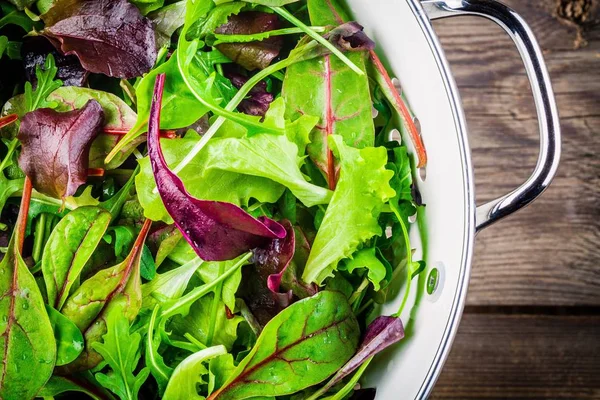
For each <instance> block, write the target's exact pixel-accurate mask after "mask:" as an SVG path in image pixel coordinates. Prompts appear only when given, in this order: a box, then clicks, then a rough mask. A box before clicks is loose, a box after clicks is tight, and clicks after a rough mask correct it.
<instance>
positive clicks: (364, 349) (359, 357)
mask: <svg viewBox="0 0 600 400" xmlns="http://www.w3.org/2000/svg"><path fill="white" fill-rule="evenodd" d="M402 338H404V326H403V325H402V320H401V319H400V318H396V317H387V316H381V317H378V318H377V319H375V321H373V322H371V325H369V327H368V328H367V333H366V334H365V337H364V339H363V341H362V344H361V345H360V347H359V348H358V351H357V352H356V354H355V355H354V357H352V358H351V359H350V361H348V362H347V363H346V365H344V366H343V367H342V368H341V369H340V370H339V371H338V372H337V373H336V374H335V376H334V377H333V378H332V379H331V380H330V381H329V383H327V388H331V387H333V386H334V385H335V384H336V383H338V382H339V381H341V380H342V379H344V378H345V377H346V376H348V375H349V374H350V373H352V371H354V370H355V369H356V368H358V367H359V366H360V365H361V364H362V363H363V362H365V361H366V360H367V359H369V358H371V357H373V356H374V355H375V354H377V353H379V352H381V351H383V350H384V349H386V348H388V347H389V346H391V345H393V344H394V343H397V342H399V341H400V340H402Z"/></svg>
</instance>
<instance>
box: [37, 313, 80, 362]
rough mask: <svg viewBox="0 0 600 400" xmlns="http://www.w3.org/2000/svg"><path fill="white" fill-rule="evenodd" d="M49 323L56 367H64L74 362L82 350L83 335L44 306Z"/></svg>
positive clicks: (71, 324)
mask: <svg viewBox="0 0 600 400" xmlns="http://www.w3.org/2000/svg"><path fill="white" fill-rule="evenodd" d="M46 311H47V312H48V316H49V317H50V323H51V324H52V329H53V330H54V338H55V339H56V365H65V364H68V363H70V362H71V361H73V360H75V359H76V358H77V357H78V356H79V354H81V352H82V350H83V335H82V334H81V331H80V330H79V328H77V326H76V325H75V324H74V323H73V322H72V321H71V320H70V319H68V318H67V317H65V316H64V315H62V314H61V313H60V312H58V311H56V310H55V309H54V308H53V307H51V306H48V305H46Z"/></svg>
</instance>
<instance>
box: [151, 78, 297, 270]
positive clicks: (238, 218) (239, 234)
mask: <svg viewBox="0 0 600 400" xmlns="http://www.w3.org/2000/svg"><path fill="white" fill-rule="evenodd" d="M164 84H165V75H164V74H160V75H158V76H157V78H156V84H155V86H154V97H153V99H152V107H151V110H150V119H149V124H148V155H149V156H150V163H151V165H152V171H153V172H154V179H155V180H156V187H157V188H158V192H159V194H160V197H161V199H162V201H163V203H164V204H165V208H166V209H167V211H168V212H169V214H170V215H171V217H172V218H173V220H174V221H175V225H176V226H177V228H178V229H179V230H180V231H181V233H182V234H183V237H184V238H185V239H186V240H187V241H188V242H189V243H190V245H191V246H192V248H193V249H194V250H195V251H196V253H197V254H198V256H200V258H201V259H203V260H205V261H224V260H231V259H233V258H235V257H238V256H239V255H241V254H243V253H244V252H246V251H248V250H250V249H254V248H256V247H261V246H265V245H268V243H269V242H270V241H271V240H273V239H278V238H279V239H282V238H284V237H285V236H286V231H285V228H284V227H283V226H281V225H280V224H278V223H277V222H275V221H273V220H270V219H268V218H261V219H256V218H254V217H252V216H251V215H250V214H248V213H247V212H245V211H244V210H242V209H241V208H239V207H237V206H235V205H233V204H230V203H225V202H220V201H207V200H199V199H196V198H194V197H192V196H191V195H190V194H189V193H188V192H187V190H186V189H185V187H184V185H183V182H182V181H181V179H179V178H178V177H177V175H175V174H174V173H173V172H171V170H170V169H169V167H168V166H167V163H166V162H165V159H164V157H163V154H162V151H161V149H160V142H159V131H160V129H159V126H160V109H161V102H162V93H163V88H164Z"/></svg>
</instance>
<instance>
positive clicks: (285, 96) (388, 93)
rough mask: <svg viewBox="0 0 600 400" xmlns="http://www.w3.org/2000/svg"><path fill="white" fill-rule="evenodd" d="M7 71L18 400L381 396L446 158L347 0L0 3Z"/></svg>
mask: <svg viewBox="0 0 600 400" xmlns="http://www.w3.org/2000/svg"><path fill="white" fill-rule="evenodd" d="M0 70H1V71H2V74H1V77H0V101H1V102H2V104H4V106H3V108H2V114H1V118H0V136H1V140H2V145H0V148H1V149H0V210H1V215H0V250H1V254H0V256H1V257H2V261H1V263H0V351H1V352H2V363H1V364H0V399H3V400H23V399H31V398H35V397H39V398H44V399H52V398H57V399H62V398H74V399H75V398H76V399H79V398H88V397H89V398H92V399H122V400H132V399H166V400H173V399H210V400H240V399H254V400H268V399H278V400H284V399H285V400H317V399H349V398H352V399H373V398H375V393H376V388H374V389H363V388H361V386H360V379H361V376H362V375H363V373H364V371H365V370H366V369H367V368H368V366H369V364H370V362H371V360H372V359H373V357H374V356H375V355H376V354H377V353H379V352H381V351H382V350H384V349H385V348H387V347H389V346H391V345H393V344H395V343H397V342H399V341H400V340H401V339H402V338H403V337H404V325H403V321H402V320H401V318H400V316H401V315H403V316H404V315H406V314H407V313H406V310H408V309H409V308H410V305H409V304H410V303H411V301H410V300H409V298H410V293H411V281H412V280H414V279H415V277H416V276H418V275H419V274H420V273H421V272H422V271H423V270H424V269H425V264H424V262H423V261H419V260H415V259H413V248H412V247H411V243H410V239H409V231H410V229H411V225H412V224H414V223H415V220H416V219H417V220H419V219H418V218H415V217H417V216H418V214H419V213H420V212H422V210H423V207H424V206H423V204H422V202H421V196H420V194H419V193H418V191H417V189H416V187H415V185H414V184H413V177H414V176H415V171H416V170H417V168H420V167H424V166H425V164H426V162H427V159H426V158H427V157H426V152H425V148H424V146H423V143H422V142H421V138H420V134H419V132H418V129H417V127H416V126H415V123H414V117H413V116H412V114H411V112H410V110H409V109H408V107H407V105H406V104H405V102H404V100H403V98H402V96H401V93H400V92H399V89H398V87H397V85H395V84H394V82H393V81H392V79H391V78H390V76H389V74H388V72H387V71H386V69H385V67H384V64H383V63H382V61H380V59H379V57H378V55H377V53H376V52H375V43H374V42H373V40H371V39H370V38H369V37H368V36H367V34H366V33H365V32H364V31H363V27H362V26H361V25H359V24H358V23H357V22H355V21H354V20H353V19H352V18H351V17H350V14H349V13H348V12H347V11H346V9H345V6H344V5H343V4H340V3H338V2H337V1H335V0H245V1H241V0H234V1H232V0H181V1H173V0H129V1H128V0H8V1H0ZM400 138H402V139H403V140H401V139H400ZM407 145H408V147H410V148H411V152H410V153H411V154H414V155H409V152H408V150H407ZM399 288H404V290H402V291H400V290H399ZM412 288H413V289H412V290H413V294H414V290H416V289H415V284H413V285H412ZM399 292H400V293H402V294H401V295H400V297H401V299H400V300H399V301H398V303H399V304H400V306H399V309H398V310H397V312H396V313H394V314H392V315H381V305H382V304H384V303H386V302H387V301H389V300H390V299H391V298H393V297H396V296H397V294H398V293H399ZM409 311H410V310H409ZM409 314H410V313H409ZM404 322H407V321H404ZM399 391H401V388H399Z"/></svg>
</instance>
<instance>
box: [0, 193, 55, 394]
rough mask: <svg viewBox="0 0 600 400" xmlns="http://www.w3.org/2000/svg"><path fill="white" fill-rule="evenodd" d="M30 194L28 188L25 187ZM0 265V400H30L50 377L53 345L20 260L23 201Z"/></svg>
mask: <svg viewBox="0 0 600 400" xmlns="http://www.w3.org/2000/svg"><path fill="white" fill-rule="evenodd" d="M29 190H31V186H29ZM22 203H25V204H21V208H20V213H19V217H18V220H17V223H16V228H15V230H14V232H13V236H12V239H11V241H10V243H9V245H8V250H7V252H6V254H5V255H4V258H3V259H2V261H1V262H0V271H2V273H1V274H0V314H1V315H2V316H3V318H2V322H0V351H1V352H2V354H3V356H2V363H0V398H3V399H31V398H33V397H35V396H36V394H37V392H38V390H40V388H41V387H42V386H44V384H45V383H46V381H47V380H48V379H49V378H50V376H51V375H52V370H53V369H54V362H55V360H56V342H55V341H54V334H53V331H52V325H51V324H50V319H49V318H48V314H47V313H46V310H45V307H44V300H43V299H42V294H41V293H40V289H39V287H38V285H37V283H36V281H35V279H34V277H33V275H32V274H31V272H30V271H29V268H28V267H27V265H25V262H24V261H23V258H22V257H21V251H20V247H21V244H22V243H23V239H24V231H25V225H26V221H27V209H28V208H29V203H28V201H27V199H26V198H25V197H24V198H23V200H22Z"/></svg>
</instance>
